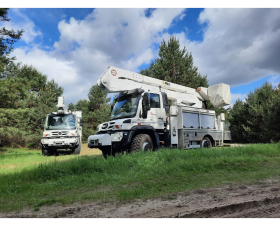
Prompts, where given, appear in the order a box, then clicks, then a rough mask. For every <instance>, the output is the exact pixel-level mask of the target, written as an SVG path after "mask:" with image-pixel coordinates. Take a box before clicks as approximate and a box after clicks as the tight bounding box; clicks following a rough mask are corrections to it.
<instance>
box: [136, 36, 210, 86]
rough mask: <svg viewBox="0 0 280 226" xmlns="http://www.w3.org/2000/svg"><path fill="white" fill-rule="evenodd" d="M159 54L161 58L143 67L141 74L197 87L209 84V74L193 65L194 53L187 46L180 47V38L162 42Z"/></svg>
mask: <svg viewBox="0 0 280 226" xmlns="http://www.w3.org/2000/svg"><path fill="white" fill-rule="evenodd" d="M158 55H159V58H157V59H155V60H154V61H153V62H152V63H151V65H150V67H149V68H147V69H142V70H141V71H140V74H143V75H147V76H150V77H153V78H157V79H161V80H165V81H168V82H173V83H176V84H179V85H183V86H187V87H191V88H195V89H196V88H197V87H208V86H209V85H208V81H207V76H201V74H200V73H199V72H198V68H197V67H195V66H194V65H193V57H192V54H191V53H189V52H187V50H186V48H185V47H184V48H183V49H180V44H179V40H176V38H175V37H170V40H169V41H168V43H167V44H166V42H165V41H164V40H163V41H162V42H161V45H160V46H159V51H158Z"/></svg>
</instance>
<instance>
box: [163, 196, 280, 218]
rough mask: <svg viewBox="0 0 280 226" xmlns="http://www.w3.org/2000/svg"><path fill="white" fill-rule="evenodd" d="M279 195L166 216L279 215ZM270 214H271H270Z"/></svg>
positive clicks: (231, 216) (248, 216)
mask: <svg viewBox="0 0 280 226" xmlns="http://www.w3.org/2000/svg"><path fill="white" fill-rule="evenodd" d="M279 208H280V197H273V198H265V199H263V200H258V201H248V202H243V203H236V204H231V205H225V206H219V207H213V208H209V209H204V210H196V211H192V212H190V213H178V214H176V215H172V216H167V217H168V218H171V217H172V218H174V217H175V218H215V217H217V218H220V217H224V218H226V217H229V218H240V217H242V218H254V217H256V218H261V217H265V218H267V217H275V216H279V215H280V213H279ZM270 215H271V216H270Z"/></svg>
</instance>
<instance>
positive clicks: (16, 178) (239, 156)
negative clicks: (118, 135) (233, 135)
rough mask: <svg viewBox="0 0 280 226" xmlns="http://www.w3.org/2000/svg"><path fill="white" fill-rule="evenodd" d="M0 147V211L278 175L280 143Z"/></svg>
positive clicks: (151, 194) (169, 191)
mask: <svg viewBox="0 0 280 226" xmlns="http://www.w3.org/2000/svg"><path fill="white" fill-rule="evenodd" d="M100 154H101V152H100V151H99V150H91V149H87V148H86V146H83V148H82V152H81V155H80V156H72V155H62V156H57V157H54V156H52V157H43V156H41V152H40V151H35V150H28V149H3V148H2V149H0V211H1V212H6V211H11V210H20V209H22V208H24V207H31V208H34V210H38V209H39V208H40V207H41V206H43V205H51V204H57V203H59V204H62V205H64V204H68V203H73V202H90V201H117V200H119V201H124V200H134V199H137V198H149V197H156V196H162V195H168V194H172V193H175V192H180V191H187V190H191V189H196V188H208V187H220V186H223V185H226V184H231V183H252V182H256V181H258V180H263V179H268V178H279V177H280V167H279V166H280V143H277V144H254V145H250V146H246V147H235V148H212V149H195V150H179V149H161V150H158V151H156V152H150V151H149V152H146V153H143V152H137V153H132V154H129V155H126V154H124V155H122V156H117V157H115V158H113V157H109V158H108V159H107V160H105V159H104V158H103V157H102V156H101V155H100Z"/></svg>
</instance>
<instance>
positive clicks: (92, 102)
mask: <svg viewBox="0 0 280 226" xmlns="http://www.w3.org/2000/svg"><path fill="white" fill-rule="evenodd" d="M106 96H107V93H105V92H104V91H103V90H102V89H101V88H99V87H98V86H97V85H93V86H92V87H91V89H90V90H89V93H88V98H89V100H86V99H84V100H79V101H78V102H77V104H76V105H74V104H73V103H70V104H69V105H68V110H71V111H73V110H77V111H82V117H83V130H82V133H83V134H82V141H83V142H87V139H88V137H89V136H90V135H93V134H95V130H96V128H97V126H98V125H99V124H101V123H103V122H106V121H108V120H109V119H110V114H111V107H110V106H111V105H110V104H108V101H109V100H110V98H106Z"/></svg>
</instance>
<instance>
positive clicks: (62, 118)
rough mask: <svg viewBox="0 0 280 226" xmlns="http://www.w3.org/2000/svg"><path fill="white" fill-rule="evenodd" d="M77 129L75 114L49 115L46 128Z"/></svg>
mask: <svg viewBox="0 0 280 226" xmlns="http://www.w3.org/2000/svg"><path fill="white" fill-rule="evenodd" d="M62 129H63V130H72V129H76V116H75V115H49V116H47V121H46V130H62Z"/></svg>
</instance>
